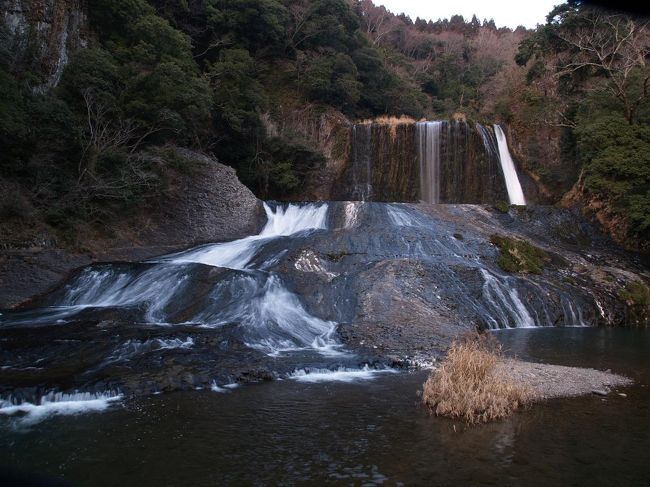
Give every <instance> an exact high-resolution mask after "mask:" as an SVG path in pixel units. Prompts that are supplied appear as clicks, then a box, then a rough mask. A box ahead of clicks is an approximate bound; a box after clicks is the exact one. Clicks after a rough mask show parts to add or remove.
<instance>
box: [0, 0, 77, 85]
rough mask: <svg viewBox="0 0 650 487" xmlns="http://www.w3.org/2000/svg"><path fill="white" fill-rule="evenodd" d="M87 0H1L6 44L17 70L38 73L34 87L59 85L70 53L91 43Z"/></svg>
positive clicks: (0, 7)
mask: <svg viewBox="0 0 650 487" xmlns="http://www.w3.org/2000/svg"><path fill="white" fill-rule="evenodd" d="M86 7H87V6H86V1H85V0H0V11H1V12H2V26H1V28H2V31H1V32H2V36H3V37H4V38H5V39H3V41H4V42H3V43H4V44H5V45H6V46H7V50H8V52H9V54H10V55H11V56H12V58H13V59H12V65H13V66H14V67H17V69H19V70H21V71H24V72H30V73H31V74H34V75H36V77H37V79H38V80H39V81H38V82H37V84H36V85H35V86H34V87H33V89H34V91H36V92H46V91H48V90H49V89H51V88H53V87H55V86H56V85H57V84H58V82H59V80H60V79H61V75H62V74H63V68H64V67H65V65H66V64H67V62H68V58H69V54H70V53H71V52H72V51H74V50H75V49H78V48H80V47H85V46H86V45H87V43H88V39H89V33H88V30H87V15H86Z"/></svg>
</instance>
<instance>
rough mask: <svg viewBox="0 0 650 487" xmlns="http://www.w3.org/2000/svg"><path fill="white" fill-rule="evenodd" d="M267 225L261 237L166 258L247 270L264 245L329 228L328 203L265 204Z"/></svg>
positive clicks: (260, 234)
mask: <svg viewBox="0 0 650 487" xmlns="http://www.w3.org/2000/svg"><path fill="white" fill-rule="evenodd" d="M264 211H265V212H266V218H267V221H266V225H265V226H264V228H263V229H262V231H261V232H260V233H259V234H257V235H251V236H250V237H245V238H242V239H239V240H233V241H232V242H224V243H218V244H211V245H206V246H203V247H199V248H197V249H191V250H188V251H185V252H181V253H179V254H173V255H171V256H168V257H167V258H165V259H163V260H162V261H163V262H171V263H174V264H187V263H197V264H206V265H211V266H216V267H226V268H229V269H239V270H243V269H247V268H248V267H249V266H250V264H251V261H252V259H253V257H254V256H255V254H256V253H257V251H258V250H259V248H260V247H261V246H262V245H263V244H264V242H266V241H268V240H270V239H273V238H277V237H286V236H289V235H293V234H295V233H298V232H302V231H305V230H319V229H325V228H326V223H327V204H320V205H294V204H290V205H288V206H287V207H286V208H283V207H282V206H277V207H276V208H275V209H274V208H272V207H271V206H269V205H268V204H267V203H264Z"/></svg>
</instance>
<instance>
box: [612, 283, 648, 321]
mask: <svg viewBox="0 0 650 487" xmlns="http://www.w3.org/2000/svg"><path fill="white" fill-rule="evenodd" d="M618 296H619V298H621V299H622V300H623V301H624V302H625V315H626V316H625V317H626V321H627V324H633V325H644V326H647V325H648V324H650V289H649V288H648V286H646V285H645V284H644V283H643V282H638V281H635V282H630V283H628V284H627V285H626V286H625V287H624V288H623V289H621V290H620V291H619V293H618Z"/></svg>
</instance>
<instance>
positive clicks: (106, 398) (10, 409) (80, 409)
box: [0, 392, 123, 425]
mask: <svg viewBox="0 0 650 487" xmlns="http://www.w3.org/2000/svg"><path fill="white" fill-rule="evenodd" d="M122 398H123V396H122V394H119V393H116V392H103V393H92V392H76V393H72V394H64V393H62V392H56V393H55V392H50V393H48V394H46V395H44V396H43V397H41V399H40V400H39V401H38V403H36V404H33V403H30V402H21V403H17V402H16V401H15V400H13V399H12V398H10V399H8V400H0V414H3V415H7V416H14V415H20V416H19V419H18V422H19V423H20V424H22V425H30V424H35V423H38V422H40V421H43V420H44V419H47V418H49V417H51V416H55V415H71V414H81V413H88V412H99V411H104V410H106V409H108V408H109V407H110V406H111V404H113V403H116V402H118V401H120V400H121V399H122Z"/></svg>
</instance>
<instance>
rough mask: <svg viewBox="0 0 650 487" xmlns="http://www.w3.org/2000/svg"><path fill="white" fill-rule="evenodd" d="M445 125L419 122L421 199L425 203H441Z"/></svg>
mask: <svg viewBox="0 0 650 487" xmlns="http://www.w3.org/2000/svg"><path fill="white" fill-rule="evenodd" d="M442 127H443V123H442V122H441V121H434V122H418V123H417V124H416V134H417V138H418V142H417V147H418V161H419V162H420V198H421V199H422V201H424V202H425V203H432V204H435V203H440V143H441V138H440V137H441V133H440V132H441V130H442Z"/></svg>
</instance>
